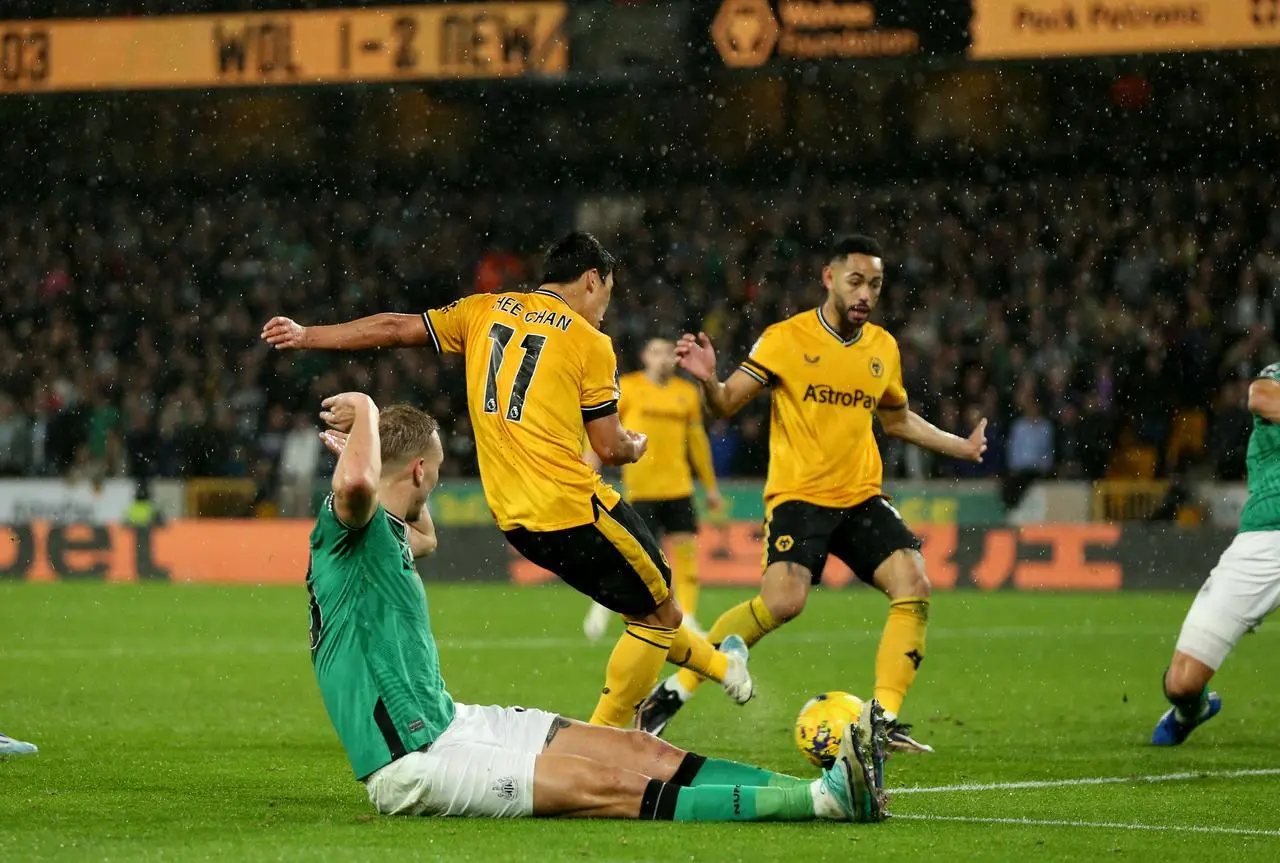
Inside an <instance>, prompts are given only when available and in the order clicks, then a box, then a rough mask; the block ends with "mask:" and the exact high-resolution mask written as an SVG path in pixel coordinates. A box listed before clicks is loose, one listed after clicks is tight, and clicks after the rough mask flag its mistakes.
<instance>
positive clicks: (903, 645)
mask: <svg viewBox="0 0 1280 863" xmlns="http://www.w3.org/2000/svg"><path fill="white" fill-rule="evenodd" d="M872 584H873V585H875V587H877V588H879V590H880V591H881V592H882V593H884V595H885V596H887V597H889V617H888V620H886V621H885V625H884V634H883V635H881V637H880V647H879V649H878V650H877V651H876V689H875V698H876V700H877V701H879V702H880V704H881V705H883V707H884V710H885V714H886V718H887V719H888V722H889V743H890V746H892V747H893V748H894V749H898V750H902V751H915V752H932V751H933V750H932V749H931V748H930V747H928V746H925V745H924V744H921V743H919V742H917V741H916V740H913V739H912V737H911V734H910V730H911V729H910V726H908V725H906V724H904V723H902V722H900V721H899V720H898V714H899V713H900V712H901V710H902V703H903V701H904V700H905V699H906V695H907V690H908V689H910V688H911V684H912V682H913V681H914V680H915V677H916V672H917V671H919V669H920V663H921V662H922V661H923V660H924V651H925V631H926V630H927V629H928V625H929V596H930V594H931V593H932V588H931V586H930V584H929V578H928V576H926V575H925V569H924V557H923V556H922V555H921V554H920V552H918V551H916V550H915V549H909V548H903V549H899V550H898V551H895V552H894V553H893V554H891V555H889V557H888V558H886V559H885V561H884V562H883V563H882V564H880V566H879V567H877V568H876V571H875V574H874V575H873V576H872Z"/></svg>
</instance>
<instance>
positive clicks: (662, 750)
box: [625, 730, 685, 776]
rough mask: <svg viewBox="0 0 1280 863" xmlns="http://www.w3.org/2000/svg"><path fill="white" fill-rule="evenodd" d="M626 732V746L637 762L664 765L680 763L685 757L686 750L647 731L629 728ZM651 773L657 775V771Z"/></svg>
mask: <svg viewBox="0 0 1280 863" xmlns="http://www.w3.org/2000/svg"><path fill="white" fill-rule="evenodd" d="M625 734H626V738H625V740H626V744H625V745H626V748H627V749H628V751H629V754H630V755H631V757H632V758H634V759H635V762H634V763H636V764H649V765H655V766H659V765H664V764H677V765H678V764H679V763H680V761H681V759H683V758H684V756H685V752H684V750H683V749H679V748H677V747H675V746H672V745H671V744H670V743H668V742H667V741H665V740H663V739H662V738H661V737H658V736H656V735H653V734H649V733H648V732H646V731H634V730H628V731H626V732H625ZM649 775H651V776H654V775H657V773H656V772H650V773H649Z"/></svg>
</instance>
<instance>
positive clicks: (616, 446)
mask: <svg viewBox="0 0 1280 863" xmlns="http://www.w3.org/2000/svg"><path fill="white" fill-rule="evenodd" d="M586 429H587V442H588V443H590V444H591V451H592V452H594V453H595V455H596V458H598V459H599V460H600V462H601V463H602V464H611V465H620V464H631V463H632V462H636V461H639V460H640V456H642V455H644V453H645V450H646V449H648V448H649V438H648V437H647V436H646V435H642V434H639V433H637V432H633V431H629V430H627V429H625V428H623V427H622V421H621V420H619V419H618V415H617V414H616V413H614V414H609V415H608V416H603V417H599V418H598V419H593V420H591V421H590V422H588V423H587V424H586ZM588 464H590V462H588Z"/></svg>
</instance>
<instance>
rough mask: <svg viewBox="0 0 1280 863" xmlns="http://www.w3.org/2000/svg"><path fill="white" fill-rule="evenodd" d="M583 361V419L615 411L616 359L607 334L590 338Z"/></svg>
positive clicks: (616, 402)
mask: <svg viewBox="0 0 1280 863" xmlns="http://www.w3.org/2000/svg"><path fill="white" fill-rule="evenodd" d="M582 360H583V369H582V400H581V405H582V421H583V422H591V421H592V420H597V419H600V418H601V417H607V416H609V415H610V414H616V413H617V412H618V399H619V398H620V393H619V391H618V358H617V356H616V355H615V354H614V352H613V343H612V342H610V341H609V338H608V336H604V335H600V336H597V337H595V338H591V339H589V340H588V341H587V346H586V350H585V351H584V353H583V358H582Z"/></svg>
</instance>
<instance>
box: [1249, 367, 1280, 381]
mask: <svg viewBox="0 0 1280 863" xmlns="http://www.w3.org/2000/svg"><path fill="white" fill-rule="evenodd" d="M1254 380H1260V381H1275V382H1276V383H1280V363H1272V364H1271V365H1269V366H1267V367H1266V368H1265V369H1263V370H1262V371H1260V372H1258V373H1257V374H1256V375H1254Z"/></svg>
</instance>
